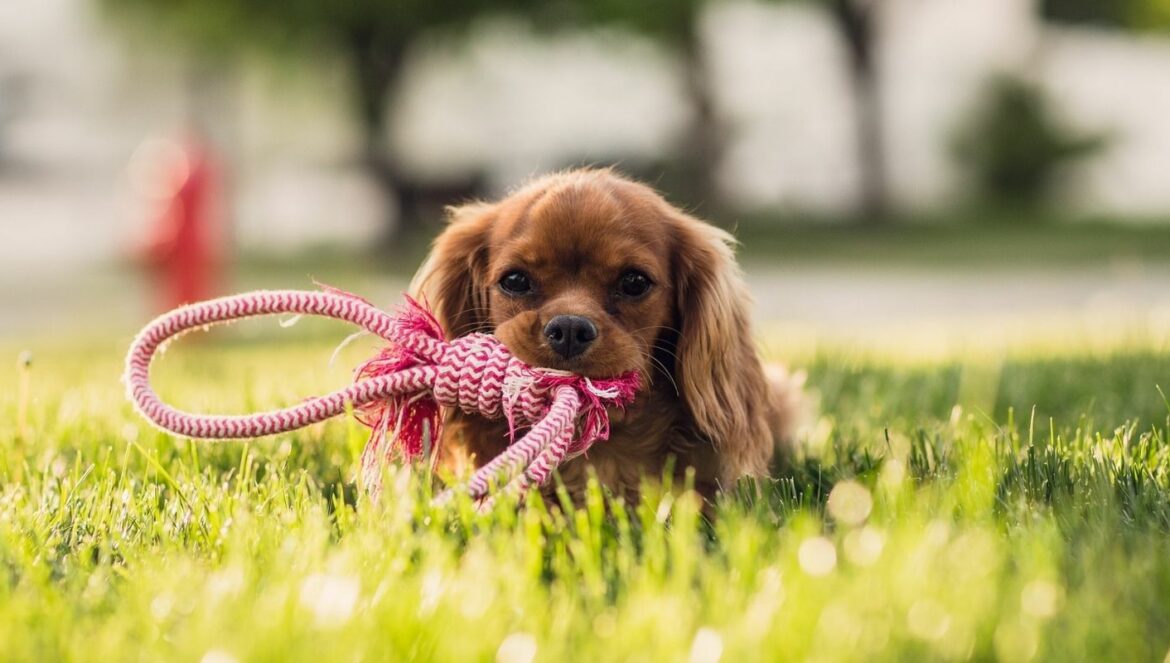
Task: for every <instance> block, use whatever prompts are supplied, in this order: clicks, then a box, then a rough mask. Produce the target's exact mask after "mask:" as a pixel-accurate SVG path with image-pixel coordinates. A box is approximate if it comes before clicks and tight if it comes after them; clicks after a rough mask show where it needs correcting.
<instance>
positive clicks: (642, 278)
mask: <svg viewBox="0 0 1170 663" xmlns="http://www.w3.org/2000/svg"><path fill="white" fill-rule="evenodd" d="M652 285H654V284H653V283H652V282H651V281H650V277H648V276H646V275H645V274H643V273H642V272H639V271H638V270H636V269H630V270H626V271H625V272H624V273H623V274H622V276H621V278H620V279H618V292H620V293H622V294H623V295H625V296H626V297H641V296H642V295H644V294H646V293H647V292H648V291H649V290H650V286H652Z"/></svg>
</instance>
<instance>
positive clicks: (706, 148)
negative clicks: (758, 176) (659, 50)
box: [560, 0, 888, 223]
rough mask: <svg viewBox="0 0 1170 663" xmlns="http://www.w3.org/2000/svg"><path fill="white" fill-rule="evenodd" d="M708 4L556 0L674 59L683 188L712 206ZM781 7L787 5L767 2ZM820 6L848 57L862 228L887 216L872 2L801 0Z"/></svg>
mask: <svg viewBox="0 0 1170 663" xmlns="http://www.w3.org/2000/svg"><path fill="white" fill-rule="evenodd" d="M708 1H709V0H644V1H641V2H633V1H631V0H562V2H561V3H560V4H561V6H562V7H568V8H569V11H568V15H569V16H570V17H572V18H574V19H583V22H585V23H593V24H616V25H619V26H622V27H627V28H631V29H633V30H635V31H637V32H640V33H642V34H645V35H647V36H649V37H651V38H653V39H655V40H657V41H658V42H659V43H662V44H665V45H666V46H667V47H668V48H669V49H671V50H672V51H674V52H675V53H678V54H679V56H680V60H681V62H682V63H683V66H684V75H685V77H686V90H687V93H688V95H689V96H690V98H691V105H692V107H693V112H694V120H693V121H692V124H691V130H690V131H689V133H688V135H687V136H686V139H685V143H686V154H685V159H684V164H683V167H684V168H685V169H686V171H687V172H686V179H687V180H688V182H687V188H688V189H690V190H691V197H692V198H693V199H695V200H697V202H705V203H707V204H708V205H711V204H715V203H717V201H718V190H717V187H716V186H715V182H714V175H715V170H716V168H717V165H718V163H719V161H720V159H721V157H722V156H723V153H724V149H725V142H726V131H725V129H724V127H723V126H722V125H721V123H720V121H719V116H718V114H717V112H716V108H715V99H714V95H713V92H712V88H711V82H710V77H709V74H708V70H707V67H706V62H705V60H704V50H703V44H702V40H701V35H700V25H699V22H700V20H701V18H702V11H703V9H704V8H705V7H706V6H707V4H708ZM771 1H773V2H783V1H791V0H771ZM802 1H804V2H815V3H818V4H820V5H822V6H823V7H824V8H825V9H826V10H827V11H828V12H829V15H830V17H831V18H832V19H833V24H834V25H835V27H836V29H837V31H838V33H839V34H840V35H841V37H842V40H843V42H844V45H845V48H846V52H847V54H848V62H849V74H850V80H851V82H852V87H853V92H854V107H855V109H856V111H855V114H856V120H855V125H856V127H857V140H856V144H857V162H858V167H859V170H860V172H861V191H860V205H859V210H858V212H859V213H860V215H861V217H862V219H864V220H865V221H867V222H869V223H880V222H881V221H883V220H884V219H885V218H886V216H887V207H888V196H887V187H886V155H885V141H884V140H883V131H882V119H881V98H880V88H879V85H878V77H877V63H876V53H875V50H876V41H877V30H876V25H875V23H876V19H877V17H876V12H877V5H878V0H802Z"/></svg>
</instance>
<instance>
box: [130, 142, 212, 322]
mask: <svg viewBox="0 0 1170 663" xmlns="http://www.w3.org/2000/svg"><path fill="white" fill-rule="evenodd" d="M174 156H175V157H177V158H171V159H167V160H166V161H165V162H164V163H161V164H159V167H160V168H164V169H167V170H168V172H165V173H162V175H163V179H164V180H166V181H167V182H168V183H170V184H171V185H172V187H173V188H170V187H168V188H170V193H168V194H167V195H166V197H165V199H164V200H163V201H162V203H163V204H162V205H161V211H160V212H159V213H158V216H157V218H156V219H155V221H154V223H153V224H152V226H151V228H150V231H149V233H148V237H147V241H146V243H145V247H144V250H143V252H142V253H143V258H144V259H145V262H146V263H147V265H148V266H149V268H150V269H151V271H152V280H153V281H154V283H155V286H156V292H157V293H158V303H157V306H158V307H159V309H160V310H169V309H172V308H175V307H176V306H181V305H183V304H188V303H191V302H197V301H201V300H204V299H207V298H209V297H213V296H215V295H216V294H217V292H218V291H219V289H220V287H221V277H222V268H223V254H224V232H223V228H222V227H221V226H222V223H221V220H220V218H219V217H220V211H221V205H220V199H219V196H220V182H219V172H218V169H217V166H216V164H215V162H214V160H213V158H212V156H211V154H210V151H209V149H208V148H207V147H206V146H204V145H202V144H200V143H199V142H197V141H194V140H189V141H187V142H186V144H184V145H183V147H182V149H181V157H180V155H179V154H176V155H174Z"/></svg>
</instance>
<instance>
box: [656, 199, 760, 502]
mask: <svg viewBox="0 0 1170 663" xmlns="http://www.w3.org/2000/svg"><path fill="white" fill-rule="evenodd" d="M674 216H675V238H676V248H675V256H674V260H675V267H674V269H675V285H676V288H677V297H678V302H677V316H678V322H679V325H678V327H679V332H680V334H679V338H678V343H677V348H676V349H677V355H678V360H677V362H676V365H675V372H676V374H677V375H676V381H677V382H678V384H679V387H680V390H681V392H682V394H681V395H682V398H683V401H684V403H685V405H686V407H687V410H688V411H689V413H690V415H691V418H692V420H693V422H694V426H695V427H696V428H697V430H698V432H699V433H700V434H702V435H703V436H705V437H706V438H707V439H708V440H710V441H711V443H712V444H713V445H714V446H715V448H716V450H717V451H718V452H719V456H720V458H721V462H720V478H721V479H722V480H724V481H732V480H734V479H736V478H738V477H740V476H743V475H745V474H746V475H754V476H759V475H764V474H766V473H767V471H768V462H769V461H770V459H771V457H772V452H773V448H774V443H773V438H772V432H771V430H770V428H769V426H768V408H769V397H768V386H767V383H766V381H765V379H764V373H763V367H762V365H761V364H760V360H759V357H758V355H757V354H756V347H755V342H754V340H753V338H752V333H751V318H750V306H751V302H752V300H751V297H750V295H749V294H748V291H747V287H746V285H745V284H744V282H743V275H742V273H741V272H740V269H739V266H738V264H736V262H735V254H734V252H733V250H732V246H733V245H734V244H735V240H734V238H732V236H731V235H730V234H728V233H726V232H724V231H723V230H720V229H718V228H715V227H714V226H711V225H708V224H706V223H703V222H702V221H699V220H697V219H694V218H691V217H689V216H686V215H684V214H681V213H675V215H674Z"/></svg>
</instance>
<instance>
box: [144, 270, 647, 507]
mask: <svg viewBox="0 0 1170 663" xmlns="http://www.w3.org/2000/svg"><path fill="white" fill-rule="evenodd" d="M409 303H410V305H411V306H413V307H415V308H414V309H411V310H408V311H406V313H405V314H404V315H401V316H394V315H390V314H388V313H386V312H385V311H382V310H380V309H378V308H377V307H375V306H374V305H373V304H371V303H369V302H367V301H365V300H364V299H362V298H360V297H357V296H355V295H351V294H348V293H344V292H341V291H336V290H327V291H323V292H315V291H300V290H276V291H256V292H250V293H245V294H240V295H234V296H229V297H221V298H219V299H213V300H209V301H206V302H200V303H197V304H191V305H188V306H184V307H181V308H178V309H176V310H174V311H171V312H170V313H166V314H164V315H162V316H160V317H158V318H156V319H155V320H154V321H153V322H151V323H150V324H148V325H147V326H146V327H145V328H144V329H143V330H142V331H141V332H139V334H138V336H137V337H136V338H135V339H134V342H133V343H132V344H131V346H130V351H129V353H128V354H127V356H126V369H125V374H124V377H123V379H124V381H125V384H126V390H127V395H128V397H129V398H130V400H131V401H132V402H133V403H134V405H135V407H136V408H137V409H138V411H139V412H140V413H142V415H143V416H145V417H146V418H147V419H149V420H150V421H152V422H153V423H155V424H156V425H158V426H159V427H161V428H163V429H165V430H167V431H170V432H173V433H177V434H179V435H184V436H187V437H193V438H202V439H238V438H251V437H260V436H265V435H272V434H275V433H282V432H288V431H292V430H296V429H298V428H304V427H305V426H309V425H311V424H314V423H317V422H320V421H324V420H326V419H329V418H331V417H335V416H337V415H339V414H342V413H344V412H345V411H346V409H347V408H348V407H353V408H354V409H355V410H363V409H366V410H369V411H372V412H374V413H375V417H376V418H375V420H374V421H373V422H368V423H371V425H372V428H373V431H372V433H371V438H370V443H369V444H368V445H367V447H366V451H365V452H364V453H363V467H364V470H365V471H364V472H363V475H364V478H365V479H366V482H367V487H368V488H370V489H371V490H373V491H375V492H376V491H377V489H378V483H377V482H378V479H380V476H381V469H380V462H381V461H382V460H383V459H384V458H385V457H386V456H387V455H388V454H390V453H392V452H393V451H394V445H395V443H396V442H398V443H399V449H398V450H399V451H403V450H405V455H407V456H408V457H409V455H410V453H411V449H413V448H414V447H411V446H410V445H409V444H406V445H405V446H404V443H402V442H401V441H400V440H399V439H398V438H399V436H398V432H399V430H405V428H404V427H405V426H406V424H408V423H410V422H406V421H404V417H408V416H411V415H412V414H415V413H417V412H418V410H415V409H412V408H413V407H414V406H416V405H417V404H418V399H419V398H420V395H421V396H423V397H425V396H427V395H428V394H429V397H430V398H433V401H434V403H436V404H437V405H440V406H443V407H448V408H455V407H457V408H460V409H461V410H463V411H464V412H467V413H478V414H480V415H482V416H485V417H489V418H497V419H498V418H507V419H508V421H509V424H510V429H511V430H512V432H513V436H514V432H515V429H516V427H517V426H520V427H523V426H531V428H530V429H529V430H528V432H527V433H526V434H525V435H524V436H523V437H521V438H520V439H519V440H515V438H514V437H513V440H514V442H513V443H512V444H511V445H509V446H508V448H507V449H505V450H504V452H503V453H501V454H500V455H499V456H497V457H496V458H494V459H492V460H491V461H490V462H488V463H487V464H485V465H484V466H483V467H481V468H480V469H479V470H478V471H476V472H475V474H474V475H473V476H472V477H471V479H470V481H469V482H468V483H467V491H468V493H469V494H470V495H471V496H472V498H474V499H480V498H483V497H485V496H486V495H487V494H488V492H489V490H490V489H491V487H492V485H493V484H494V483H495V482H496V481H497V480H498V479H500V477H501V476H502V475H505V474H506V473H509V472H515V471H516V470H518V469H521V468H523V471H522V472H521V473H520V474H519V475H518V476H517V477H516V478H515V479H514V480H513V482H512V483H511V484H510V485H511V486H512V487H514V488H519V489H524V488H527V487H528V486H531V485H541V484H543V483H544V482H545V481H547V480H548V478H549V476H550V475H551V473H552V472H553V470H555V469H556V467H557V466H559V465H560V464H561V463H563V462H564V461H565V460H567V459H568V458H570V457H572V456H575V455H577V454H580V453H583V452H584V451H586V450H587V449H588V448H589V446H590V445H591V444H592V443H593V442H594V441H596V440H599V439H606V438H607V437H608V434H609V419H608V413H607V412H606V408H607V407H618V408H621V407H625V406H626V405H628V404H629V403H630V402H631V401H632V399H633V397H634V393H635V391H636V390H637V388H638V377H637V375H636V374H627V375H624V376H620V377H619V378H615V379H613V380H607V381H591V380H589V379H587V378H583V377H580V376H575V375H572V374H568V373H565V372H563V371H554V370H550V369H542V368H534V367H531V366H528V365H527V364H525V363H524V362H522V361H520V360H519V359H517V358H516V357H515V356H514V355H512V354H511V352H510V351H509V350H508V349H507V348H506V347H505V346H504V345H503V343H501V342H500V341H499V340H498V339H496V338H495V337H493V336H490V335H487V334H471V335H468V336H464V337H460V338H457V339H454V340H452V341H450V342H448V341H445V340H443V339H442V338H441V330H439V329H438V326H437V323H435V322H434V319H433V318H432V317H430V315H429V314H428V313H426V312H425V311H424V310H422V309H421V308H419V307H418V305H417V304H414V303H413V301H411V302H409ZM279 313H294V314H302V315H318V316H324V317H328V318H334V319H337V320H344V321H347V322H350V323H353V324H355V325H357V326H359V327H361V328H362V329H365V330H367V331H369V332H371V333H373V334H376V335H378V336H379V337H381V338H383V339H385V340H386V341H388V342H389V343H390V344H391V345H390V346H388V348H387V351H384V353H383V356H382V357H380V358H376V359H374V360H371V361H370V362H368V363H367V364H366V365H365V366H363V367H362V368H361V369H359V373H358V377H357V379H356V381H355V382H354V383H353V384H351V385H349V386H348V387H345V388H343V389H339V390H337V391H334V392H333V393H330V394H327V395H324V396H317V397H313V398H309V399H307V400H306V401H304V402H302V403H301V404H299V405H295V406H292V407H287V408H283V409H279V410H272V411H269V412H260V413H255V414H246V415H213V414H193V413H189V412H184V411H182V410H178V409H176V408H174V407H172V406H170V405H168V404H166V403H164V402H163V401H162V400H161V399H160V398H159V397H158V395H157V394H156V393H155V392H154V390H153V389H152V388H151V386H150V366H151V362H152V361H153V359H154V356H155V354H156V352H157V351H158V349H159V348H160V347H161V346H162V345H164V344H165V343H166V342H167V341H169V340H170V339H172V338H173V337H175V336H178V335H180V334H182V333H184V332H186V331H189V330H192V329H202V328H206V327H208V326H210V325H215V324H222V323H225V322H229V321H233V320H239V319H243V318H250V317H255V316H262V315H272V314H279ZM379 362H382V363H379ZM371 366H373V367H374V368H373V369H371V368H370V367H371ZM435 413H437V408H436V409H435ZM440 421H441V420H440V419H439V417H437V416H434V417H433V422H432V426H433V427H432V428H431V430H430V431H429V434H430V437H431V439H432V440H438V439H440V436H439V430H438V426H439V424H440ZM414 423H416V424H417V423H418V422H414ZM387 428H395V429H399V430H395V431H394V437H391V438H386V436H385V434H386V433H387V432H388V431H387V430H386V429H387ZM578 428H580V429H581V431H580V432H581V434H580V436H579V437H578V439H576V440H574V433H575V432H576V431H577V429H578ZM414 430H421V427H419V426H414ZM387 439H388V441H389V444H390V448H382V446H383V443H384V442H386V441H387ZM416 446H417V445H416ZM449 496H450V493H447V494H445V495H443V496H441V499H446V498H448V497H449Z"/></svg>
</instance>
